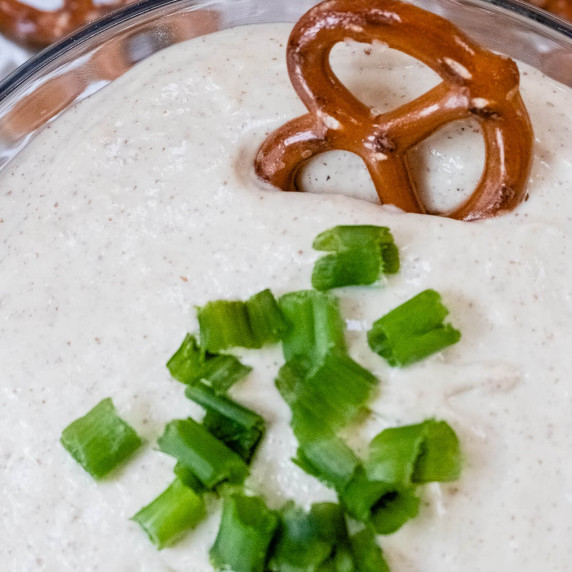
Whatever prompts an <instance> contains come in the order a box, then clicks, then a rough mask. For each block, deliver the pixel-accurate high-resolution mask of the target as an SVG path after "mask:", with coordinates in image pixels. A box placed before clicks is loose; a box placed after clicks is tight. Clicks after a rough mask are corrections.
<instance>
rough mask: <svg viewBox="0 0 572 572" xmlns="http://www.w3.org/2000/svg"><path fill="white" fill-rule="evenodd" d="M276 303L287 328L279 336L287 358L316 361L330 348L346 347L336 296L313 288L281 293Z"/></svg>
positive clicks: (341, 348) (340, 348) (310, 362)
mask: <svg viewBox="0 0 572 572" xmlns="http://www.w3.org/2000/svg"><path fill="white" fill-rule="evenodd" d="M278 304H279V306H280V309H281V310H282V313H283V315H284V317H285V318H286V321H287V323H288V325H289V326H290V327H289V329H288V330H287V331H286V332H285V334H284V335H283V337H282V349H283V351H284V357H285V359H286V361H290V360H292V359H294V358H296V359H298V360H300V363H302V362H303V361H304V360H307V362H308V363H309V364H312V363H314V362H316V361H317V360H318V359H320V358H321V357H322V356H324V355H325V354H327V353H328V352H329V351H330V350H332V349H334V348H337V349H339V350H345V348H346V343H345V339H344V322H343V320H342V317H341V315H340V310H339V303H338V299H337V298H336V297H335V296H332V295H330V294H327V293H323V292H316V291H315V290H301V291H299V292H291V293H289V294H285V295H284V296H281V297H280V299H279V300H278Z"/></svg>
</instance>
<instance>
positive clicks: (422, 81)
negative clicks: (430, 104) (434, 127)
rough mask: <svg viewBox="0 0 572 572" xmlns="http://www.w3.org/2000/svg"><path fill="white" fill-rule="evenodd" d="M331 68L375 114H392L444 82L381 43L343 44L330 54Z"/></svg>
mask: <svg viewBox="0 0 572 572" xmlns="http://www.w3.org/2000/svg"><path fill="white" fill-rule="evenodd" d="M330 65H331V66H332V70H333V71H334V73H335V74H336V76H337V77H338V78H339V80H340V81H341V82H342V83H343V84H344V85H345V87H346V88H347V89H348V90H349V91H350V92H351V93H352V95H354V97H356V98H357V99H359V100H360V101H361V102H362V103H364V104H365V105H367V106H369V107H371V108H372V110H373V112H374V113H375V114H380V113H385V112H387V111H391V110H392V109H395V108H397V107H399V106H400V105H403V104H404V103H407V102H408V101H411V100H413V99H415V98H417V97H419V96H420V95H422V94H424V93H425V92H426V91H429V90H430V89H431V88H433V87H435V86H436V85H437V84H439V83H440V82H441V78H440V77H439V75H438V74H437V73H435V72H434V71H433V70H432V69H431V68H430V67H429V66H426V65H425V64H424V63H422V62H420V61H419V60H417V59H415V58H413V57H411V56H409V55H407V54H404V53H403V52H400V51H398V50H394V49H392V48H390V47H388V46H387V45H386V44H382V43H381V42H378V41H374V42H373V43H372V44H365V43H361V42H356V41H354V40H347V41H345V42H340V43H338V44H336V45H335V46H334V47H333V49H332V51H331V53H330Z"/></svg>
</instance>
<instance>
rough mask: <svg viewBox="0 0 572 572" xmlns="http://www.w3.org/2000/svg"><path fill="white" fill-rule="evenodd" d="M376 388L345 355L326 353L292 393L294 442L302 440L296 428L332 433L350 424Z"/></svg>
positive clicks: (364, 371) (368, 375) (373, 379)
mask: <svg viewBox="0 0 572 572" xmlns="http://www.w3.org/2000/svg"><path fill="white" fill-rule="evenodd" d="M376 386H377V379H376V377H375V376H374V375H373V374H372V373H370V372H369V371H368V370H367V369H365V368H363V367H362V366H361V365H359V364H358V363H356V362H355V361H354V360H353V359H351V358H350V357H349V356H348V355H347V354H346V353H345V352H340V351H335V350H334V351H330V352H328V353H327V354H326V355H325V356H324V357H323V358H322V359H321V360H320V362H318V363H317V364H316V366H315V367H314V368H313V369H312V370H311V371H310V373H309V374H308V375H307V376H306V378H305V379H304V381H303V382H302V383H301V384H299V386H298V388H297V390H296V394H295V400H294V402H293V403H292V405H291V408H292V427H293V429H294V432H295V433H296V434H297V437H298V439H299V440H300V438H304V437H301V435H300V431H299V430H297V427H300V424H305V425H309V426H312V425H315V424H316V422H318V423H319V426H320V427H326V426H327V427H330V428H331V429H332V430H336V429H339V428H341V427H343V426H344V425H347V424H348V423H350V422H351V421H353V420H354V419H355V418H356V416H357V415H358V413H359V412H360V411H361V410H362V409H363V407H364V406H365V404H366V403H367V401H368V400H369V398H370V397H371V396H372V394H373V392H374V391H375V388H376ZM305 418H307V419H305Z"/></svg>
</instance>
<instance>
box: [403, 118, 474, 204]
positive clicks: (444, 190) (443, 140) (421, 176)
mask: <svg viewBox="0 0 572 572" xmlns="http://www.w3.org/2000/svg"><path fill="white" fill-rule="evenodd" d="M408 159H409V166H410V169H411V172H412V175H413V179H414V180H415V183H416V185H417V189H418V191H419V194H420V196H421V200H422V202H423V203H424V204H425V207H426V208H427V210H428V211H429V212H431V213H435V214H436V213H444V212H447V211H450V210H452V209H454V208H455V207H458V206H460V205H461V204H462V203H463V202H464V201H465V200H466V199H467V198H468V197H469V196H470V195H471V194H472V193H473V191H474V190H475V187H476V186H477V184H478V182H479V179H480V176H481V174H482V172H483V168H484V163H485V145H484V141H483V136H482V132H481V129H480V127H479V123H478V122H477V121H476V120H474V119H463V120H459V121H454V122H452V123H449V124H447V125H445V126H444V127H442V128H441V129H439V130H438V131H437V132H435V133H433V135H431V136H430V137H428V138H427V139H425V140H424V141H422V142H421V143H419V144H418V145H416V146H415V147H414V148H413V149H412V150H411V151H410V152H409V153H408Z"/></svg>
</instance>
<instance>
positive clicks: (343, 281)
mask: <svg viewBox="0 0 572 572" xmlns="http://www.w3.org/2000/svg"><path fill="white" fill-rule="evenodd" d="M313 247H314V248H315V249H316V250H323V251H327V252H333V254H328V255H327V256H323V257H322V258H320V259H318V260H317V261H316V263H315V265H314V270H313V272H312V286H313V287H314V288H315V289H316V290H329V289H331V288H339V287H341V286H351V285H366V284H372V283H373V282H375V281H376V280H378V279H379V277H380V275H381V274H382V273H383V274H393V273H396V272H397V271H398V270H399V252H398V250H397V247H396V246H395V243H394V242H393V236H392V235H391V233H390V232H389V229H388V228H386V227H380V226H372V225H357V226H336V227H334V228H331V229H329V230H326V231H325V232H323V233H321V234H320V235H318V236H317V237H316V239H315V240H314V244H313Z"/></svg>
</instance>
